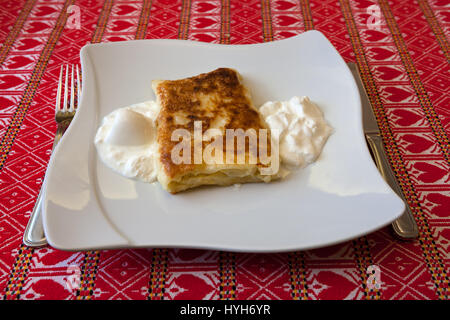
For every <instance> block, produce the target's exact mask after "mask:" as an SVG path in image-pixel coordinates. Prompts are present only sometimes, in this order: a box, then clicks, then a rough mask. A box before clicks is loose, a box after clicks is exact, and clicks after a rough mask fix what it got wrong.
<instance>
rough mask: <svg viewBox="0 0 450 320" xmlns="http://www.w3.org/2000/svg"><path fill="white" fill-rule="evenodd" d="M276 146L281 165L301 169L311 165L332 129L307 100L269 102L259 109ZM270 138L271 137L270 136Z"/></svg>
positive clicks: (298, 98) (316, 107)
mask: <svg viewBox="0 0 450 320" xmlns="http://www.w3.org/2000/svg"><path fill="white" fill-rule="evenodd" d="M259 112H260V113H261V115H262V117H263V118H264V120H265V121H266V123H267V125H268V126H269V128H270V129H271V131H272V132H274V133H278V134H279V135H278V138H277V137H276V136H275V137H274V138H275V139H276V140H277V142H278V143H279V155H280V160H281V163H282V164H284V165H287V166H294V167H297V168H303V167H305V166H307V165H308V164H310V163H312V162H314V161H315V160H316V159H317V157H318V156H319V155H320V153H321V152H322V149H323V147H324V145H325V142H326V141H327V139H328V137H329V136H330V135H331V133H332V132H333V129H332V128H331V127H330V126H329V125H328V123H327V122H326V121H325V118H324V116H323V113H322V111H321V110H320V109H319V107H318V106H317V105H315V104H314V103H313V102H311V100H310V99H309V98H308V97H301V98H300V97H297V96H295V97H293V98H291V99H290V100H289V101H269V102H266V103H265V104H263V105H262V106H261V108H260V109H259ZM272 136H274V135H273V134H272Z"/></svg>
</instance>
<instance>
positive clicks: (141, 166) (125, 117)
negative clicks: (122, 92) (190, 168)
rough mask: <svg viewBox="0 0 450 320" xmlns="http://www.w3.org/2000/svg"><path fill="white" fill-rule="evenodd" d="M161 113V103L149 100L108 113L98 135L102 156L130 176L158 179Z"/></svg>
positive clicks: (142, 179) (113, 167) (144, 179)
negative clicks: (157, 142)
mask: <svg viewBox="0 0 450 320" xmlns="http://www.w3.org/2000/svg"><path fill="white" fill-rule="evenodd" d="M158 113H159V106H158V104H157V103H156V102H155V101H146V102H142V103H138V104H134V105H131V106H129V107H124V108H120V109H117V110H115V111H113V112H111V113H110V114H108V115H107V116H105V117H104V118H103V121H102V124H101V126H100V127H99V128H98V130H97V133H96V135H95V146H96V148H97V152H98V154H99V156H100V159H101V160H102V161H103V162H104V163H105V164H106V165H107V166H108V167H110V168H111V169H113V170H114V171H116V172H117V173H120V174H122V175H123V176H125V177H127V178H133V179H137V180H141V181H144V182H154V181H156V176H157V172H156V154H157V144H156V126H155V120H156V117H157V116H158Z"/></svg>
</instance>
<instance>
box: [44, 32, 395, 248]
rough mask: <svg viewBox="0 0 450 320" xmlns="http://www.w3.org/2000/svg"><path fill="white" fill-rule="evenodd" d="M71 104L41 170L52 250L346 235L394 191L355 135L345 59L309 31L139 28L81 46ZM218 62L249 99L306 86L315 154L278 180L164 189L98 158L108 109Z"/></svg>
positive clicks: (379, 214) (372, 223)
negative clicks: (171, 34)
mask: <svg viewBox="0 0 450 320" xmlns="http://www.w3.org/2000/svg"><path fill="white" fill-rule="evenodd" d="M81 63H82V70H83V80H84V81H83V89H82V92H83V93H82V97H81V105H80V107H79V110H78V112H77V115H76V117H75V119H74V120H73V122H72V125H71V126H70V128H69V130H68V131H67V133H66V134H65V136H64V138H63V139H62V140H61V143H60V144H59V145H58V147H57V148H56V150H55V152H54V154H53V156H52V159H51V162H50V167H49V171H48V175H47V187H46V193H45V198H44V228H45V233H46V236H47V240H48V241H49V243H50V244H51V245H52V246H53V247H56V248H59V249H63V250H86V249H102V248H124V247H189V248H208V249H220V250H230V251H252V252H273V251H290V250H297V249H310V248H316V247H320V246H326V245H331V244H335V243H338V242H342V241H345V240H349V239H352V238H355V237H358V236H361V235H363V234H366V233H369V232H371V231H374V230H376V229H378V228H381V227H383V226H385V225H387V224H389V223H390V222H392V221H393V220H395V219H396V218H397V217H399V216H400V215H401V213H402V212H403V209H404V204H403V202H402V201H401V200H400V199H399V198H398V197H397V195H396V194H394V193H393V192H392V190H391V189H390V188H389V186H388V185H387V184H386V183H385V182H384V180H383V179H382V178H381V176H380V174H379V173H378V171H377V169H376V167H375V165H374V163H373V162H372V159H371V157H370V154H369V151H368V149H367V146H366V142H365V140H364V136H363V130H362V121H361V104H360V98H359V93H358V90H357V86H356V84H355V81H354V79H353V77H352V74H351V72H350V70H349V69H348V67H347V65H346V64H345V63H344V61H343V59H342V58H341V57H340V55H339V54H338V52H337V51H336V50H335V49H334V47H333V46H332V45H331V44H330V42H329V41H328V40H327V39H326V38H325V37H324V36H323V35H322V34H321V33H320V32H317V31H309V32H306V33H303V34H301V35H299V36H296V37H293V38H290V39H286V40H282V41H276V42H271V43H265V44H255V45H236V46H233V45H215V44H206V43H198V42H190V41H179V40H139V41H128V42H117V43H105V44H94V45H87V46H85V47H84V48H83V49H82V51H81ZM218 67H231V68H235V69H236V70H238V71H239V72H240V73H241V74H242V76H243V78H244V83H245V85H247V86H248V87H249V89H250V91H251V93H252V95H253V99H254V102H255V105H256V106H260V105H261V104H262V103H264V102H265V101H268V100H288V99H289V98H291V97H292V96H295V95H298V96H302V95H306V96H309V97H310V98H311V99H312V100H313V101H314V102H316V103H317V104H318V105H319V106H320V108H321V109H322V110H323V112H324V114H325V118H326V119H327V120H328V122H329V123H330V124H331V126H332V127H333V128H334V130H335V132H334V134H333V135H332V136H331V137H330V139H329V140H328V142H327V144H326V145H325V148H324V150H323V152H322V155H321V156H320V157H319V159H318V160H317V162H315V163H314V164H312V165H310V166H309V167H307V168H306V169H304V170H301V171H298V172H296V173H295V174H293V175H292V176H291V177H289V178H288V179H286V180H283V181H278V182H273V183H270V184H264V183H259V184H244V185H242V186H241V187H240V188H235V187H233V186H231V187H210V188H200V189H196V190H193V191H191V192H185V193H180V194H177V195H171V194H169V193H167V192H166V191H164V190H163V189H162V188H161V186H160V185H159V184H158V183H153V184H145V183H141V182H136V181H132V180H129V179H126V178H123V177H122V176H120V175H118V174H116V173H114V172H112V171H111V170H110V169H108V168H107V167H106V166H105V165H103V164H102V162H101V161H100V160H99V159H98V157H97V154H96V150H95V146H94V143H93V141H94V135H95V132H96V130H97V128H98V126H99V123H100V121H101V119H102V118H103V117H104V116H105V115H106V114H108V113H110V112H111V111H113V110H115V109H117V108H120V107H123V106H127V105H130V104H133V103H138V102H142V101H146V100H150V99H154V98H155V97H154V95H153V93H152V90H151V86H150V84H151V80H152V79H178V78H184V77H187V76H193V75H197V74H199V73H202V72H209V71H211V70H214V69H216V68H218Z"/></svg>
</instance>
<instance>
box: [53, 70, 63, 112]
mask: <svg viewBox="0 0 450 320" xmlns="http://www.w3.org/2000/svg"><path fill="white" fill-rule="evenodd" d="M63 69H64V65H62V66H61V71H60V72H59V81H58V91H56V104H55V112H58V111H59V109H60V108H61V88H62V80H63V79H62V77H63Z"/></svg>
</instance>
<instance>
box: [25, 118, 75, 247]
mask: <svg viewBox="0 0 450 320" xmlns="http://www.w3.org/2000/svg"><path fill="white" fill-rule="evenodd" d="M69 124H70V121H68V122H66V121H64V122H61V123H59V124H58V129H57V130H56V135H55V140H54V141H53V147H52V151H53V149H55V147H56V146H57V145H58V143H59V140H60V139H61V137H62V136H63V134H64V132H65V131H66V129H67V127H68V126H69ZM44 185H45V178H44V181H43V182H42V187H41V190H40V191H39V194H38V197H37V199H36V203H35V205H34V208H33V211H32V212H31V216H30V220H29V221H28V224H27V227H26V229H25V232H24V234H23V243H24V244H25V245H26V246H28V247H33V248H38V247H43V246H45V245H47V239H46V238H45V233H44V225H43V223H42V190H43V188H44Z"/></svg>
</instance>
